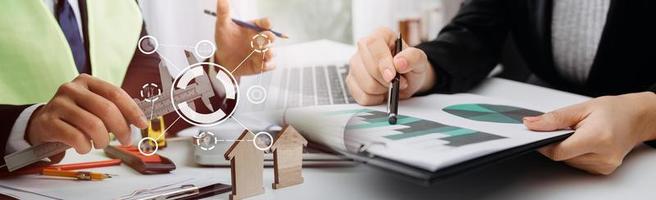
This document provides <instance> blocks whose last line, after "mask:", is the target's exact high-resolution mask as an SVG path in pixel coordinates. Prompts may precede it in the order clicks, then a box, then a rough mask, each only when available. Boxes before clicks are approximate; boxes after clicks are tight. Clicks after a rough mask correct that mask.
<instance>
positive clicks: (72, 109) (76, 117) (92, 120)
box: [57, 102, 109, 149]
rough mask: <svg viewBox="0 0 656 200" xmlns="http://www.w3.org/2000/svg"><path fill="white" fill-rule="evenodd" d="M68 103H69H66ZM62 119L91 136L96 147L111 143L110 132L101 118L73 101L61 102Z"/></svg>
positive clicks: (100, 147) (103, 146) (99, 147)
mask: <svg viewBox="0 0 656 200" xmlns="http://www.w3.org/2000/svg"><path fill="white" fill-rule="evenodd" d="M65 104H68V105H65ZM57 109H59V112H60V113H61V114H60V117H59V118H60V119H62V120H64V121H65V122H66V123H68V124H70V125H72V126H74V127H76V128H77V129H78V130H80V131H82V133H83V134H85V135H87V136H89V137H90V138H91V139H92V140H93V143H94V147H95V148H96V149H102V148H105V147H107V145H108V144H109V132H108V131H107V128H106V127H105V124H104V123H103V121H102V120H100V118H98V117H96V116H95V115H93V114H91V113H89V112H87V111H86V110H84V109H83V108H81V107H79V106H77V105H75V104H74V103H73V102H69V103H64V104H59V107H58V108H57Z"/></svg>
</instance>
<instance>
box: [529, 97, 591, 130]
mask: <svg viewBox="0 0 656 200" xmlns="http://www.w3.org/2000/svg"><path fill="white" fill-rule="evenodd" d="M588 114H589V112H588V110H587V108H586V104H585V103H583V104H576V105H572V106H568V107H564V108H561V109H558V110H555V111H551V112H548V113H546V114H543V115H540V116H535V117H524V119H523V122H524V125H525V126H526V127H527V128H528V129H530V130H534V131H554V130H561V129H569V128H573V127H574V126H575V125H576V124H578V123H579V122H580V121H581V120H583V119H585V117H586V116H587V115H588Z"/></svg>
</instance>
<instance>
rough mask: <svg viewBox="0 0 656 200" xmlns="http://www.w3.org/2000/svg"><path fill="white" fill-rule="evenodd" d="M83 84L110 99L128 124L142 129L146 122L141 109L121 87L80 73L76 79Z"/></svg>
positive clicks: (146, 124)
mask: <svg viewBox="0 0 656 200" xmlns="http://www.w3.org/2000/svg"><path fill="white" fill-rule="evenodd" d="M78 80H79V82H80V83H83V84H85V85H86V86H87V87H88V89H89V90H90V91H92V92H93V93H96V94H98V95H100V96H102V97H104V98H105V99H107V100H109V101H111V102H112V103H113V104H114V105H116V107H117V108H118V109H119V110H120V111H121V114H123V117H125V119H127V121H128V122H129V123H130V124H134V125H135V126H137V127H139V128H141V129H144V128H146V127H148V122H147V120H146V116H145V115H144V113H143V111H141V109H140V108H139V106H137V104H136V103H135V102H134V101H133V100H132V98H130V95H128V94H127V93H126V92H125V91H124V90H123V89H121V88H119V87H116V86H114V85H112V84H110V83H108V82H105V81H102V80H100V79H97V78H94V77H92V76H89V75H85V74H83V75H80V76H78V78H76V80H74V81H78Z"/></svg>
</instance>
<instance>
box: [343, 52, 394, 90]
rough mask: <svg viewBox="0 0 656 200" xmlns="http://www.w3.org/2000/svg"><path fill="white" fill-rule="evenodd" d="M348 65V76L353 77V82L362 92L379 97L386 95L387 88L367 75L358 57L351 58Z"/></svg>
mask: <svg viewBox="0 0 656 200" xmlns="http://www.w3.org/2000/svg"><path fill="white" fill-rule="evenodd" d="M350 63H351V68H350V70H351V72H349V74H350V75H351V76H353V82H354V83H355V84H357V85H358V87H359V88H360V89H361V90H362V92H364V93H366V94H370V95H381V94H386V93H387V90H388V88H387V86H384V85H381V84H380V83H379V82H378V81H376V79H375V78H374V77H373V76H372V75H371V74H369V72H368V71H367V70H366V69H365V66H364V64H363V63H362V60H361V59H360V57H359V56H357V55H356V56H353V57H352V58H351V61H350Z"/></svg>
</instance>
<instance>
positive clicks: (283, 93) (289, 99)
mask: <svg viewBox="0 0 656 200" xmlns="http://www.w3.org/2000/svg"><path fill="white" fill-rule="evenodd" d="M348 68H349V66H348V65H341V66H337V65H327V66H308V67H291V68H280V69H278V70H275V71H274V72H273V73H264V74H261V76H262V77H260V78H261V80H259V81H258V82H260V85H262V86H263V87H265V89H266V90H267V92H269V95H268V96H269V97H273V98H272V99H267V101H266V102H265V103H263V104H260V105H255V107H254V109H264V108H294V107H301V106H317V105H333V104H349V103H355V100H354V99H353V97H351V95H350V93H349V92H348V88H347V86H346V83H345V79H346V75H347V74H348ZM274 76H275V77H276V79H278V80H279V81H276V82H275V83H274V80H273V77H274ZM272 87H276V88H277V89H276V90H272V89H271V88H272ZM272 92H276V93H277V94H272Z"/></svg>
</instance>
